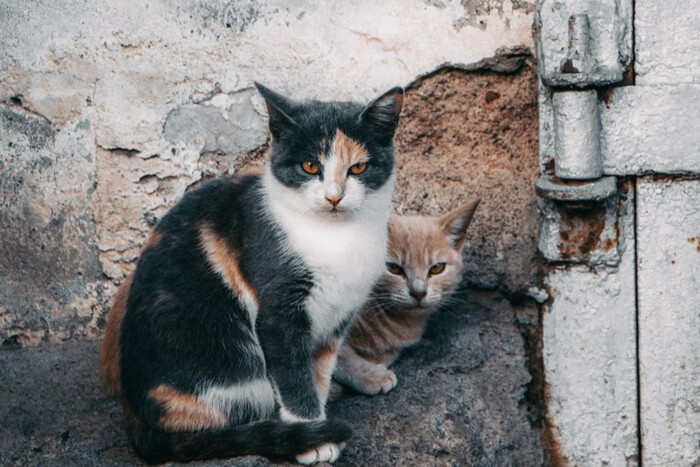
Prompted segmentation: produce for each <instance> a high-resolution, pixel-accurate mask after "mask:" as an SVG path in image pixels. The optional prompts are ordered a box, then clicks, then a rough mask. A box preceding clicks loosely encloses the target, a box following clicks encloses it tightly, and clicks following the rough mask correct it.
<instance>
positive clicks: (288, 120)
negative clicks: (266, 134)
mask: <svg viewBox="0 0 700 467" xmlns="http://www.w3.org/2000/svg"><path fill="white" fill-rule="evenodd" d="M255 87H256V88H258V91H260V94H261V95H262V96H263V98H264V99H265V105H267V114H268V115H269V116H270V123H269V125H270V133H272V136H273V138H275V139H277V140H280V139H283V138H284V137H285V136H286V135H288V134H290V133H291V132H293V131H294V129H295V128H297V124H296V123H295V122H294V120H293V119H292V117H290V116H289V114H290V113H292V110H293V109H294V106H295V104H294V102H293V101H292V100H290V99H288V98H286V97H284V96H283V95H281V94H279V93H276V92H275V91H273V90H272V89H269V88H266V87H265V86H263V85H262V84H260V83H258V82H257V81H256V82H255Z"/></svg>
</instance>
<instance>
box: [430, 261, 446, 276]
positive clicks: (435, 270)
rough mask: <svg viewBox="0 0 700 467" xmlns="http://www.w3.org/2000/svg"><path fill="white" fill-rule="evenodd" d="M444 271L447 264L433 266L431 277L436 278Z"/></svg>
mask: <svg viewBox="0 0 700 467" xmlns="http://www.w3.org/2000/svg"><path fill="white" fill-rule="evenodd" d="M444 270H445V263H436V264H433V266H432V267H431V268H430V270H429V271H428V273H429V274H430V275H431V276H434V275H435V274H440V273H441V272H442V271H444Z"/></svg>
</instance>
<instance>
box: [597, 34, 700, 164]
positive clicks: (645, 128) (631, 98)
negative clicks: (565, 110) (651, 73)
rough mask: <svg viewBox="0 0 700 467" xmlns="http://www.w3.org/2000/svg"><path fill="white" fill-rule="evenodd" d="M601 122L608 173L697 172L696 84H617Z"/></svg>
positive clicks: (699, 116) (699, 91) (699, 93)
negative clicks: (618, 85) (623, 85)
mask: <svg viewBox="0 0 700 467" xmlns="http://www.w3.org/2000/svg"><path fill="white" fill-rule="evenodd" d="M698 36H699V37H700V34H698ZM696 60H697V61H698V62H700V55H698V57H697V59H696ZM601 121H602V125H603V133H602V151H603V159H604V171H605V173H606V174H608V175H630V174H640V173H648V172H657V173H687V172H696V173H700V84H680V85H676V86H628V87H621V88H616V89H614V90H613V91H612V98H611V101H610V104H608V105H601Z"/></svg>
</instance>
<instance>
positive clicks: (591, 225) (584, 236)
mask: <svg viewBox="0 0 700 467" xmlns="http://www.w3.org/2000/svg"><path fill="white" fill-rule="evenodd" d="M559 210H560V215H561V231H560V233H559V235H560V238H561V243H560V244H559V252H560V253H561V255H562V258H563V259H572V258H582V257H586V256H587V255H588V254H590V253H591V251H593V250H594V249H595V248H596V247H597V246H599V245H600V236H601V234H602V232H603V229H604V228H605V206H604V205H603V204H595V205H592V206H581V205H576V206H574V207H568V206H562V207H560V208H559ZM616 244H617V241H616V240H612V239H609V240H608V242H606V243H605V244H604V245H602V248H603V249H607V250H609V249H611V248H613V247H614V246H615V245H616Z"/></svg>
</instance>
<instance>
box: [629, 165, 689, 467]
mask: <svg viewBox="0 0 700 467" xmlns="http://www.w3.org/2000/svg"><path fill="white" fill-rule="evenodd" d="M637 196H638V197H637V200H638V201H637V228H638V245H639V247H638V257H639V269H638V287H639V289H638V294H639V364H640V367H639V378H640V381H639V386H640V393H641V394H640V403H641V406H640V409H641V428H642V446H643V449H642V455H643V457H642V462H643V464H644V465H648V466H663V465H698V464H699V463H700V445H699V444H698V440H699V436H700V215H699V214H698V213H700V180H698V179H695V180H673V179H670V178H668V177H659V178H654V177H644V178H640V179H639V180H638V181H637Z"/></svg>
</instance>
